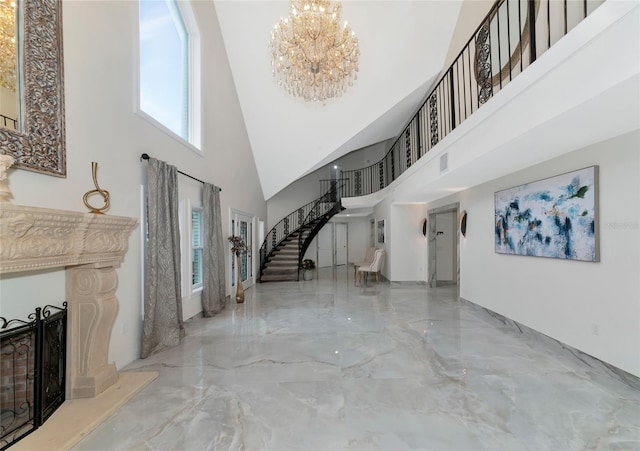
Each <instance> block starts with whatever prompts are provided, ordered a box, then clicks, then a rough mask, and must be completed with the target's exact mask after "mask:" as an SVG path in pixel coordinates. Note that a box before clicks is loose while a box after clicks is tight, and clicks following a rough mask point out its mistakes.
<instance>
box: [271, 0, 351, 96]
mask: <svg viewBox="0 0 640 451" xmlns="http://www.w3.org/2000/svg"><path fill="white" fill-rule="evenodd" d="M290 9H291V11H290V13H289V16H288V17H285V18H284V19H280V22H279V23H277V24H276V25H275V27H274V29H273V32H272V33H271V58H272V61H271V65H272V66H273V74H274V76H276V77H277V78H278V83H279V84H280V85H281V86H282V87H284V89H286V90H287V91H288V92H289V94H291V95H293V96H296V97H302V98H304V100H307V101H309V100H314V101H324V100H326V99H330V98H332V97H338V96H340V95H342V94H343V93H344V92H345V90H346V89H347V87H348V86H352V85H353V81H354V80H355V79H356V78H357V72H358V57H359V56H360V49H359V48H358V38H357V37H356V35H355V33H354V32H353V31H351V28H350V27H349V26H348V25H347V23H346V22H345V23H344V25H340V11H341V9H342V5H341V4H340V3H339V2H335V3H333V4H332V3H331V2H330V1H329V0H291V2H290Z"/></svg>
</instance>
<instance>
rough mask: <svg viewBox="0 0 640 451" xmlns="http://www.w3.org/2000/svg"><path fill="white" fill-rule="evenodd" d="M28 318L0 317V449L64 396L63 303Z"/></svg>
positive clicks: (33, 426) (33, 427)
mask: <svg viewBox="0 0 640 451" xmlns="http://www.w3.org/2000/svg"><path fill="white" fill-rule="evenodd" d="M29 320H30V321H28V322H27V321H22V320H17V319H14V320H11V321H7V320H6V319H5V318H2V317H0V383H1V386H0V449H6V448H8V447H9V446H11V445H12V444H14V443H15V442H17V441H18V440H20V439H21V438H24V437H25V436H26V435H28V434H29V433H31V432H33V431H34V430H36V429H37V428H38V427H40V426H41V425H42V423H43V422H44V421H45V420H46V419H47V418H49V416H51V414H52V413H53V412H54V411H55V410H56V409H57V408H58V407H59V406H60V405H61V404H62V403H63V402H64V399H65V368H66V367H65V362H66V349H67V346H66V338H67V303H66V302H65V303H63V307H62V308H59V307H55V306H52V305H47V306H46V307H44V308H42V309H41V308H37V309H36V311H35V313H31V314H30V315H29Z"/></svg>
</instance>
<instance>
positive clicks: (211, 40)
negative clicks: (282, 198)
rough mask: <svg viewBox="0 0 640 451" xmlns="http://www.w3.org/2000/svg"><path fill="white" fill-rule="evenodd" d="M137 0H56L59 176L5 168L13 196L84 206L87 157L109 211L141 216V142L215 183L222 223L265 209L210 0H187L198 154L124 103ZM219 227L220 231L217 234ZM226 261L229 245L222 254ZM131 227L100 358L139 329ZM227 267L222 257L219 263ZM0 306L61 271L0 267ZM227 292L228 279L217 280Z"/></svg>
mask: <svg viewBox="0 0 640 451" xmlns="http://www.w3.org/2000/svg"><path fill="white" fill-rule="evenodd" d="M137 8H138V3H137V2H136V1H134V0H126V1H118V2H114V1H91V2H64V4H63V24H64V30H63V34H64V36H63V39H64V57H65V60H64V69H65V100H66V133H67V169H68V176H67V178H56V177H51V176H46V175H41V174H36V173H32V172H27V171H22V170H11V171H10V175H9V182H10V186H11V189H12V191H13V195H14V201H13V203H14V204H21V205H34V206H42V207H49V208H60V209H66V210H74V211H86V208H85V207H84V205H83V203H82V196H83V194H84V193H85V192H86V191H88V190H90V189H92V188H93V182H92V179H91V162H92V161H97V162H98V164H99V170H98V180H99V182H100V185H101V187H102V188H104V189H106V190H108V191H109V192H110V193H111V208H110V210H109V211H108V212H107V213H108V214H110V215H118V216H131V217H136V218H138V221H139V222H140V219H141V213H140V212H141V203H140V185H141V183H142V176H143V174H144V171H145V170H146V163H144V162H140V161H139V157H140V154H141V153H143V152H147V153H149V154H150V155H151V156H153V157H156V158H158V159H161V160H165V161H167V162H169V163H171V164H174V165H176V166H177V167H178V168H179V169H180V170H181V171H184V172H186V173H188V174H191V175H193V176H194V177H197V178H199V179H201V180H206V181H209V182H211V183H215V184H216V185H218V186H221V187H222V190H223V191H222V193H221V211H222V215H223V218H222V226H223V229H224V230H225V233H227V234H228V224H229V218H228V214H229V213H228V212H229V208H236V209H238V210H242V211H247V212H251V213H253V214H255V215H257V216H260V217H263V218H264V217H266V204H265V201H264V196H263V195H262V191H261V188H260V185H259V180H258V174H257V171H256V168H255V164H254V160H253V156H252V153H251V147H250V144H249V140H248V137H247V133H246V130H245V126H244V121H243V117H242V113H241V111H240V107H239V103H238V99H237V95H236V92H235V87H234V83H233V79H232V77H231V72H230V69H229V64H228V61H227V57H226V53H225V50H224V46H223V41H222V37H221V35H220V32H219V28H218V21H217V17H216V14H215V10H214V6H213V2H201V1H195V2H193V8H194V12H195V15H196V20H197V21H198V23H199V24H200V27H201V28H200V32H201V39H202V43H201V45H202V57H203V61H202V80H203V87H202V107H203V133H204V135H203V152H204V157H203V156H200V155H198V154H197V153H195V152H193V151H192V150H190V149H189V148H188V147H187V146H185V145H184V144H183V143H181V142H179V141H177V140H175V139H174V138H172V137H170V136H169V135H167V134H165V133H164V132H163V131H161V130H160V129H158V128H156V127H155V126H153V125H151V124H150V123H149V122H147V121H146V120H144V119H142V118H141V117H140V116H138V115H136V114H135V113H134V104H135V102H134V98H135V92H136V88H135V87H136V76H135V74H136V58H137V56H136V48H137V20H138V19H137ZM225 236H226V235H225ZM225 258H226V260H227V262H228V259H229V255H226V256H225ZM141 262H142V251H141V230H140V227H138V228H137V229H136V230H134V232H133V236H132V237H131V238H130V240H129V252H128V254H127V255H126V257H125V260H124V262H123V264H122V267H121V268H120V269H119V270H118V277H119V287H118V291H117V296H118V298H119V301H120V305H119V311H118V317H117V319H116V323H115V325H114V329H113V333H112V338H111V347H110V355H109V360H110V361H115V363H116V365H117V366H118V367H122V366H123V365H125V364H127V363H129V362H131V361H133V360H134V359H136V358H137V357H138V356H139V349H140V337H141V333H142V332H141V305H142V300H141V299H142V298H141V284H142V277H141V265H142V263H141ZM227 267H228V265H227ZM0 292H1V301H0V314H1V315H3V316H7V317H10V318H13V317H20V316H24V314H26V313H28V312H30V311H31V310H32V308H33V307H35V306H38V305H42V304H46V303H48V304H57V305H59V304H60V302H61V301H62V300H63V299H64V297H65V292H64V272H63V271H55V272H52V273H47V274H46V275H44V276H43V275H41V274H30V275H27V276H3V277H2V279H1V285H0ZM227 293H229V287H227Z"/></svg>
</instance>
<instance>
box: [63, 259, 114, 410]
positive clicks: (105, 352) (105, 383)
mask: <svg viewBox="0 0 640 451" xmlns="http://www.w3.org/2000/svg"><path fill="white" fill-rule="evenodd" d="M118 266H120V262H119V261H118V260H113V261H111V262H104V263H91V264H88V265H80V266H72V267H69V268H67V280H66V282H67V302H68V309H69V321H70V328H69V330H70V331H71V334H72V335H73V336H72V337H71V340H70V341H69V348H68V351H69V356H70V359H69V368H68V373H69V375H70V378H69V386H70V387H69V388H70V389H71V391H70V397H71V398H89V397H92V396H96V395H98V394H100V393H102V392H103V391H104V390H105V389H106V388H108V387H109V386H111V385H113V384H114V383H116V382H117V381H118V371H117V369H116V366H115V364H113V363H108V362H107V359H108V357H109V342H110V340H111V329H112V328H113V323H114V322H115V320H116V315H117V313H118V298H117V297H116V288H117V287H118V275H117V274H116V267H118Z"/></svg>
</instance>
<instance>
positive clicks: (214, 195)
mask: <svg viewBox="0 0 640 451" xmlns="http://www.w3.org/2000/svg"><path fill="white" fill-rule="evenodd" d="M202 222H203V226H204V235H203V247H204V253H203V266H202V278H203V284H204V287H203V289H202V314H203V315H204V316H205V317H210V316H213V315H215V314H216V313H219V312H220V311H222V310H223V309H224V307H225V300H226V287H225V280H226V277H225V263H224V252H225V251H226V249H227V248H226V247H225V243H224V239H223V237H222V215H221V213H220V189H219V188H218V187H217V186H214V185H211V184H209V183H205V184H204V187H203V188H202Z"/></svg>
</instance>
